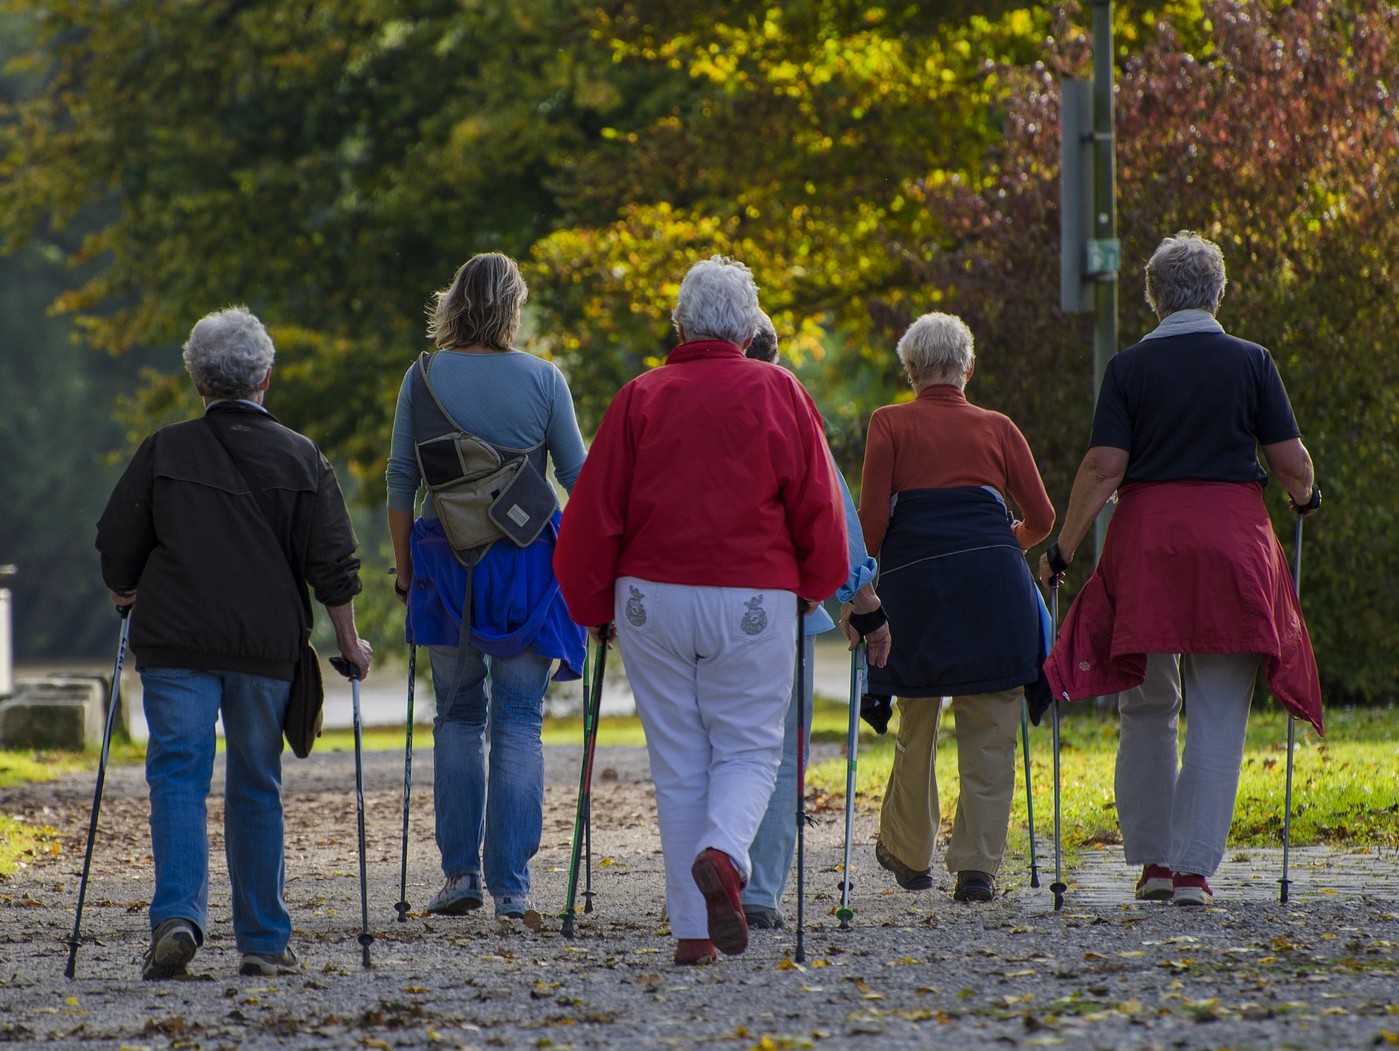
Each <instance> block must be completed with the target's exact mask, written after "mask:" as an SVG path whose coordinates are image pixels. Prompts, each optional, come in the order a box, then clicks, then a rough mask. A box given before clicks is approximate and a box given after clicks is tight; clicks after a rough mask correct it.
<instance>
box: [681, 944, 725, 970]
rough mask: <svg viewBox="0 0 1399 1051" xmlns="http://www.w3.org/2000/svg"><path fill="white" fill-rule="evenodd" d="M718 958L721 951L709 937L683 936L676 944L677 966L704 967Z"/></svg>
mask: <svg viewBox="0 0 1399 1051" xmlns="http://www.w3.org/2000/svg"><path fill="white" fill-rule="evenodd" d="M718 959H719V953H718V951H717V950H716V949H715V948H714V943H713V942H712V941H710V940H709V939H708V938H681V939H680V940H679V941H678V942H676V944H675V965H676V966H677V967H704V966H707V965H708V964H711V963H714V962H716V961H717V960H718Z"/></svg>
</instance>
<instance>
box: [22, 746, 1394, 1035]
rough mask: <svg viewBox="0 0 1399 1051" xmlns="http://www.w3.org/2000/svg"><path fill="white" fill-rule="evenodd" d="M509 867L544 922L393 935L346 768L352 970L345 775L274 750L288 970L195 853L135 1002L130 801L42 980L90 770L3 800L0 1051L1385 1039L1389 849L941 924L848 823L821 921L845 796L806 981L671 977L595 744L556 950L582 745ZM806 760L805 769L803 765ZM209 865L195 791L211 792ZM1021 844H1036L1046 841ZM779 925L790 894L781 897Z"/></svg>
mask: <svg viewBox="0 0 1399 1051" xmlns="http://www.w3.org/2000/svg"><path fill="white" fill-rule="evenodd" d="M421 740H422V747H421V748H420V749H419V754H418V756H417V759H416V762H415V767H414V796H413V805H412V815H411V837H410V849H409V884H408V899H409V901H410V902H412V903H414V905H415V906H417V908H418V909H421V908H422V906H423V905H424V904H425V903H426V901H427V899H428V898H429V897H430V896H431V895H432V893H433V892H434V891H435V890H436V887H437V885H438V883H439V881H440V877H439V875H438V870H437V866H436V850H435V848H434V846H433V841H432V800H431V794H432V787H431V781H432V778H431V773H432V764H431V756H430V754H429V751H428V746H429V744H430V735H424V736H423V738H422V739H421ZM546 751H547V753H548V763H547V768H548V775H547V780H548V788H547V792H546V814H545V825H544V842H543V845H542V848H541V850H540V855H539V857H538V858H537V859H536V862H535V867H534V873H535V884H536V895H535V900H536V904H537V905H538V906H539V908H540V909H541V911H542V912H544V913H545V925H544V929H543V930H541V931H540V932H538V933H537V934H536V933H531V932H529V931H527V930H526V929H524V927H523V926H522V925H519V924H515V925H513V926H511V925H504V926H502V925H500V924H498V923H497V922H496V921H495V920H494V919H493V918H491V917H490V915H489V910H488V909H487V910H483V912H480V913H477V914H475V915H471V916H467V917H463V918H438V917H430V916H427V915H426V914H424V913H422V912H419V911H415V912H413V913H412V914H411V916H410V918H409V920H408V921H407V922H406V923H401V924H400V923H396V922H394V918H395V917H394V910H393V903H394V902H395V901H397V900H398V877H399V851H400V835H399V834H400V829H401V821H402V805H403V804H402V777H403V766H402V756H401V755H393V754H390V753H378V754H370V755H368V756H367V757H366V797H365V803H366V812H367V821H368V829H369V851H368V855H369V884H370V886H369V902H370V926H371V930H372V933H373V935H374V942H373V945H372V947H371V959H372V964H373V966H372V967H371V968H370V969H367V970H366V969H364V968H363V967H362V966H361V951H360V946H359V944H358V940H357V939H358V935H359V933H360V899H359V883H358V859H357V850H356V834H355V798H354V762H353V756H352V755H348V754H344V753H326V754H319V753H318V754H316V755H315V756H313V757H312V758H311V759H310V760H306V761H298V760H294V759H290V758H288V760H287V763H286V787H287V825H288V858H287V875H288V882H287V897H288V900H289V903H290V905H291V909H292V916H293V922H294V923H295V925H296V933H295V936H294V944H295V946H296V947H297V949H298V951H299V952H300V953H301V955H302V958H303V960H304V961H305V967H304V970H303V973H301V974H300V975H297V976H294V977H287V978H279V979H266V978H262V979H254V978H240V977H238V976H237V975H236V966H237V955H236V953H235V951H234V948H233V944H232V932H231V928H230V924H229V909H228V885H227V878H226V875H225V872H224V868H223V864H222V858H221V856H216V857H215V859H214V862H213V864H214V872H213V874H212V883H211V888H212V889H211V900H212V910H211V911H212V916H211V926H210V930H209V932H208V938H207V941H206V944H205V946H204V948H203V949H202V950H201V952H200V954H199V955H198V957H196V959H195V962H194V964H193V966H192V972H193V974H192V976H191V978H190V979H189V980H186V981H179V982H164V983H143V982H141V981H140V980H139V977H138V975H139V967H140V956H141V953H142V951H143V950H144V948H145V945H146V942H147V939H148V927H147V921H146V912H145V908H146V905H147V903H148V900H149V894H150V885H149V880H150V857H149V840H148V835H147V831H146V825H145V818H146V801H145V786H144V782H143V780H142V776H141V771H140V770H139V769H130V768H122V769H113V770H111V771H109V776H108V782H107V791H106V794H105V798H104V801H103V806H102V813H101V828H100V831H99V836H98V842H97V848H96V855H95V860H94V864H93V873H92V880H91V883H90V885H89V889H88V895H87V904H86V909H85V913H84V918H83V935H84V937H83V944H82V947H81V951H80V953H79V955H78V961H77V968H78V972H77V973H78V976H77V978H76V979H74V980H72V981H69V980H67V979H65V978H64V976H63V970H64V965H65V964H66V962H67V954H68V949H67V940H68V936H69V933H70V931H71V928H72V922H73V908H74V904H75V901H76V894H77V884H78V874H79V872H80V870H81V865H82V857H83V846H84V837H85V835H86V830H87V822H88V815H89V807H90V805H91V801H92V790H93V782H92V778H91V776H90V775H89V776H85V777H81V778H72V779H67V780H64V781H61V782H59V783H57V784H49V785H38V786H27V787H24V788H19V789H10V790H3V791H0V805H3V806H4V808H5V811H6V812H7V813H10V814H17V815H23V816H24V817H25V818H26V819H27V820H30V821H33V822H35V823H39V824H45V825H50V826H53V827H54V828H55V829H56V830H57V839H56V841H55V843H54V852H53V853H48V854H44V855H43V856H41V857H39V858H36V859H33V860H32V861H31V862H30V863H29V864H28V865H27V866H26V867H24V868H23V869H21V870H20V871H19V872H18V873H16V874H15V875H14V876H13V877H11V878H9V879H8V880H5V881H4V882H3V883H0V921H3V929H2V930H3V933H0V1042H5V1041H14V1042H18V1043H20V1044H24V1045H38V1044H40V1043H42V1044H43V1045H44V1046H45V1047H46V1048H50V1049H53V1051H60V1049H68V1048H74V1049H76V1048H84V1049H88V1048H114V1049H115V1048H127V1049H131V1048H142V1047H144V1048H151V1049H156V1048H188V1049H216V1048H217V1049H224V1048H228V1049H232V1048H287V1049H303V1048H347V1047H357V1048H418V1047H422V1048H427V1047H432V1048H482V1049H484V1048H493V1047H508V1048H517V1047H518V1048H667V1047H677V1048H689V1047H696V1046H700V1045H710V1046H713V1047H717V1048H734V1049H749V1048H757V1049H764V1051H779V1049H783V1048H802V1047H822V1046H827V1047H832V1048H835V1047H845V1046H859V1047H861V1048H925V1047H931V1046H939V1047H949V1048H969V1049H980V1048H998V1049H1002V1048H1005V1047H1018V1046H1038V1045H1062V1046H1066V1047H1070V1048H1105V1049H1106V1048H1162V1049H1166V1048H1200V1047H1229V1048H1278V1047H1289V1048H1291V1047H1299V1048H1309V1047H1315V1048H1321V1047H1326V1048H1350V1047H1356V1048H1358V1047H1371V1046H1375V1045H1379V1046H1386V1045H1389V1044H1394V1043H1399V1007H1396V1005H1395V1000H1396V998H1399V879H1396V874H1397V873H1399V859H1396V858H1395V856H1394V855H1393V854H1388V855H1384V856H1377V855H1373V854H1345V853H1340V852H1336V851H1326V850H1318V849H1307V850H1294V852H1293V855H1292V877H1293V879H1294V880H1295V882H1294V883H1293V886H1292V892H1291V902H1290V903H1289V904H1288V905H1286V906H1283V905H1280V904H1279V903H1278V901H1277V883H1276V880H1277V877H1278V875H1279V874H1280V859H1279V857H1278V855H1277V852H1276V851H1249V852H1241V853H1238V854H1235V855H1233V856H1231V858H1230V860H1229V862H1228V863H1227V864H1226V866H1225V868H1224V869H1223V870H1221V873H1220V874H1219V877H1218V878H1217V879H1216V880H1215V881H1214V884H1215V889H1216V891H1217V893H1218V894H1219V899H1218V900H1219V904H1218V905H1217V906H1216V907H1213V908H1209V909H1204V910H1197V909H1182V908H1175V907H1172V906H1169V905H1159V904H1138V903H1135V902H1133V901H1131V900H1130V895H1131V883H1132V879H1133V874H1132V873H1130V872H1129V871H1128V870H1127V869H1126V868H1125V867H1124V866H1123V865H1122V864H1121V858H1120V854H1116V855H1114V854H1112V853H1111V852H1106V853H1104V854H1101V855H1089V856H1087V857H1085V858H1084V859H1082V864H1081V865H1080V866H1079V867H1078V868H1077V869H1076V870H1075V871H1074V872H1072V873H1070V874H1069V882H1070V888H1069V892H1068V894H1067V897H1066V901H1065V905H1064V908H1063V909H1062V910H1060V911H1057V912H1056V911H1055V910H1054V908H1053V898H1052V896H1051V894H1050V892H1049V890H1048V884H1049V882H1050V880H1051V878H1052V871H1053V870H1052V865H1053V858H1052V855H1050V854H1049V853H1048V852H1047V851H1046V850H1045V845H1044V843H1043V842H1042V843H1041V859H1040V865H1041V874H1042V884H1043V885H1042V886H1041V887H1040V888H1039V889H1032V888H1030V887H1029V886H1028V878H1027V877H1028V874H1027V873H1026V872H1025V865H1024V863H1023V862H1021V861H1019V860H1018V859H1012V860H1010V861H1008V862H1007V871H1006V872H1004V873H1003V877H1004V879H1005V882H1006V884H1007V886H1006V894H1005V895H1004V896H1002V897H1001V898H1000V899H998V900H997V901H996V902H994V903H992V904H989V905H981V906H962V905H957V904H954V903H953V902H952V901H951V899H950V897H949V896H948V890H949V887H948V885H947V880H946V878H945V877H944V878H943V880H942V881H941V885H940V886H939V887H938V888H937V889H936V890H935V891H934V892H932V893H931V894H928V893H924V894H918V895H914V894H907V893H904V892H902V891H900V890H898V888H897V887H896V886H895V884H894V882H893V880H892V878H891V877H889V876H888V875H887V874H886V873H884V872H883V871H881V870H880V869H879V868H878V867H877V866H876V865H875V863H874V859H873V847H872V836H873V832H874V815H872V814H869V813H861V814H859V815H858V816H857V822H856V834H855V843H856V848H855V861H854V865H853V871H854V900H853V906H854V909H855V916H854V919H853V921H852V924H851V928H850V929H849V930H841V929H840V928H839V925H838V923H837V921H836V919H835V917H834V915H833V911H834V908H835V906H836V905H837V904H838V898H839V883H838V881H839V874H838V873H839V870H838V865H839V862H840V856H841V844H842V836H843V809H842V807H843V802H842V801H841V800H839V799H837V800H834V801H833V803H824V802H823V803H818V804H816V806H817V809H816V812H815V814H814V821H815V823H814V824H813V825H812V827H811V829H810V833H809V835H808V837H807V843H808V855H809V856H808V867H807V897H806V919H807V929H806V934H805V939H804V949H805V957H806V959H805V963H804V964H801V965H799V964H797V963H795V962H794V957H795V950H796V938H795V936H794V933H793V931H792V930H790V929H788V930H784V931H777V932H770V931H755V932H754V933H753V936H752V944H751V946H750V948H749V951H748V952H747V954H745V955H743V956H741V957H734V958H726V959H723V960H721V961H720V963H719V964H718V965H717V966H715V967H710V968H676V967H673V966H672V965H671V963H670V954H671V951H672V943H671V941H670V939H669V937H668V936H667V935H668V932H667V929H666V926H665V923H664V920H663V917H662V915H661V905H662V900H663V894H662V875H661V858H660V852H659V843H658V838H657V834H656V830H655V815H654V807H653V804H652V800H651V792H650V786H649V783H648V773H647V767H646V760H645V754H644V752H642V751H640V750H637V749H628V748H603V749H600V750H599V755H598V762H597V770H598V780H597V786H596V789H595V793H594V802H593V828H594V834H593V852H594V870H593V887H594V890H595V892H596V894H595V910H594V911H593V912H592V913H591V914H589V915H583V916H580V917H579V920H578V924H577V936H576V938H575V939H573V940H571V941H570V940H566V939H565V938H563V937H562V935H561V933H560V921H559V920H558V918H557V914H558V913H559V911H560V910H561V908H562V905H563V899H564V884H565V873H566V869H567V864H568V852H569V844H570V837H571V832H572V822H573V810H574V799H575V793H576V784H577V771H578V759H579V750H578V749H576V748H573V749H569V748H550V749H547V750H546ZM818 758H820V756H819V755H818ZM210 805H211V830H212V833H213V838H214V849H215V852H216V855H221V852H222V840H221V837H220V836H219V834H218V825H219V823H220V821H221V816H222V812H221V806H222V803H221V799H220V798H219V797H218V786H217V784H216V786H215V798H214V799H212V800H211V804H210ZM1042 840H1045V841H1048V840H1049V836H1048V834H1047V829H1046V830H1044V831H1043V832H1042ZM786 906H787V908H786V911H787V915H788V921H789V923H790V922H791V921H792V919H793V918H794V915H795V895H794V887H792V888H789V893H788V897H787V902H786Z"/></svg>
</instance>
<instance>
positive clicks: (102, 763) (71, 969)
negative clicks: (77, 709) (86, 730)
mask: <svg viewBox="0 0 1399 1051" xmlns="http://www.w3.org/2000/svg"><path fill="white" fill-rule="evenodd" d="M117 615H118V616H120V617H121V634H120V636H118V638H117V663H116V666H115V667H113V668H112V689H111V692H110V693H109V694H108V696H107V725H106V727H105V728H104V729H103V731H102V757H101V758H100V759H99V760H98V762H97V788H96V789H95V790H94V791H93V793H92V819H91V820H90V821H89V822H88V825H87V852H86V853H85V854H84V855H83V877H82V879H81V880H79V881H78V910H77V912H76V914H75V915H74V916H73V936H72V937H71V938H69V939H68V966H67V967H65V968H64V970H63V974H64V976H65V977H67V978H72V977H73V976H74V974H76V973H77V966H78V945H79V944H80V943H81V938H80V937H79V935H78V931H79V929H80V928H81V927H82V922H83V901H84V900H85V899H86V898H87V877H88V872H89V871H90V869H91V868H92V844H93V841H94V840H95V839H96V838H97V814H98V811H99V810H100V809H101V806H102V785H103V783H104V782H106V780H107V752H108V751H109V750H110V748H111V746H112V724H113V723H114V722H115V721H116V714H117V697H118V695H119V693H120V691H121V666H122V664H123V663H124V662H125V661H126V639H127V636H128V635H129V634H130V633H131V607H130V606H118V607H117Z"/></svg>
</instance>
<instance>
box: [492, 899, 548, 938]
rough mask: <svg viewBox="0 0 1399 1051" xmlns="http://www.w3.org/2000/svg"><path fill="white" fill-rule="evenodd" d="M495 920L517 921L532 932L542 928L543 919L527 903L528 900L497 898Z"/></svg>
mask: <svg viewBox="0 0 1399 1051" xmlns="http://www.w3.org/2000/svg"><path fill="white" fill-rule="evenodd" d="M495 918H496V919H498V920H505V921H507V922H508V921H510V920H519V921H520V922H521V923H523V924H524V925H525V926H526V927H528V928H529V929H530V930H532V931H536V932H537V931H538V930H539V929H540V928H541V927H543V926H544V917H543V916H541V915H540V914H539V912H538V910H536V909H535V907H534V906H533V905H531V904H530V903H529V899H528V898H499V899H497V901H496V903H495Z"/></svg>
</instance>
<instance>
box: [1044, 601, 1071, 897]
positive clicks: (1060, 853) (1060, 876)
mask: <svg viewBox="0 0 1399 1051" xmlns="http://www.w3.org/2000/svg"><path fill="white" fill-rule="evenodd" d="M1049 616H1050V619H1051V620H1052V621H1053V622H1054V630H1055V631H1058V630H1059V581H1058V580H1057V579H1055V578H1050V581H1049ZM1050 712H1051V715H1052V718H1051V726H1052V728H1053V730H1054V882H1053V883H1051V884H1050V885H1049V889H1050V891H1052V892H1053V894H1054V911H1055V912H1058V911H1059V910H1060V909H1062V908H1063V907H1064V891H1066V890H1068V889H1069V888H1068V886H1067V885H1066V884H1065V883H1064V849H1063V841H1062V839H1061V838H1060V818H1059V799H1060V789H1059V698H1058V697H1056V698H1054V703H1053V705H1052V706H1051V708H1050Z"/></svg>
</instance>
